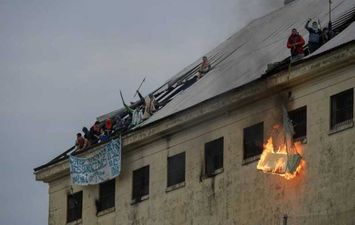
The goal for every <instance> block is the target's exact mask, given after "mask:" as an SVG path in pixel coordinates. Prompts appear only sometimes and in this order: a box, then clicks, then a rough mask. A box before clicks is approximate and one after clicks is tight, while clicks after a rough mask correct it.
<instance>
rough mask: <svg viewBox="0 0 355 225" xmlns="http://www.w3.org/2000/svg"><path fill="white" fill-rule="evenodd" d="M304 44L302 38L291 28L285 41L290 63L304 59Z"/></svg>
mask: <svg viewBox="0 0 355 225" xmlns="http://www.w3.org/2000/svg"><path fill="white" fill-rule="evenodd" d="M304 43H305V42H304V39H303V37H302V36H301V35H300V34H299V33H298V32H297V30H296V29H295V28H293V29H292V33H291V35H290V37H289V38H288V41H287V48H289V49H290V50H291V61H296V60H298V59H300V58H302V57H304V49H303V45H304Z"/></svg>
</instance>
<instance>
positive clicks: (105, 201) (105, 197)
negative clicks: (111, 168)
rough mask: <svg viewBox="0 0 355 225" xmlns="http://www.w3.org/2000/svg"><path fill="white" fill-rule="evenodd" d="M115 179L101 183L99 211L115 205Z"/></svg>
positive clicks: (97, 203) (97, 206)
mask: <svg viewBox="0 0 355 225" xmlns="http://www.w3.org/2000/svg"><path fill="white" fill-rule="evenodd" d="M115 186H116V185H115V179H113V180H109V181H106V182H104V183H101V184H100V185H99V200H98V201H97V202H96V209H97V212H101V211H103V210H105V209H109V208H112V207H115Z"/></svg>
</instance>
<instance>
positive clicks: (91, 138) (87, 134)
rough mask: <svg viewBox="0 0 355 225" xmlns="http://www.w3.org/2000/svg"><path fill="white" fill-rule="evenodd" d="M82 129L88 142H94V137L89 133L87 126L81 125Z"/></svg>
mask: <svg viewBox="0 0 355 225" xmlns="http://www.w3.org/2000/svg"><path fill="white" fill-rule="evenodd" d="M82 131H83V133H84V138H85V139H87V140H88V141H89V143H94V142H95V137H94V136H93V135H92V134H91V132H90V131H89V129H88V128H87V127H83V129H82Z"/></svg>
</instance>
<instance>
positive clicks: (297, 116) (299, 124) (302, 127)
mask: <svg viewBox="0 0 355 225" xmlns="http://www.w3.org/2000/svg"><path fill="white" fill-rule="evenodd" d="M288 116H289V118H290V120H291V121H292V124H293V129H294V131H295V133H294V135H293V139H295V140H297V139H301V138H305V137H306V136H307V106H303V107H301V108H298V109H295V110H292V111H290V112H289V113H288Z"/></svg>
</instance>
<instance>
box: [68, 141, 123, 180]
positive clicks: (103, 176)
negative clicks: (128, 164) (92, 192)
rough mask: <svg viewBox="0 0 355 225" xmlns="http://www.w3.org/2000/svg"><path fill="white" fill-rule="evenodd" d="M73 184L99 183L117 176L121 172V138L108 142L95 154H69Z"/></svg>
mask: <svg viewBox="0 0 355 225" xmlns="http://www.w3.org/2000/svg"><path fill="white" fill-rule="evenodd" d="M69 164H70V177H71V181H72V184H75V185H89V184H98V183H102V182H104V181H107V180H111V179H113V178H115V177H117V176H118V175H119V174H120V172H121V138H119V139H117V140H112V141H111V142H109V143H107V144H106V146H105V147H104V149H102V150H100V151H98V152H97V153H96V154H95V155H93V156H90V157H87V158H84V157H76V156H72V155H70V156H69Z"/></svg>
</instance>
